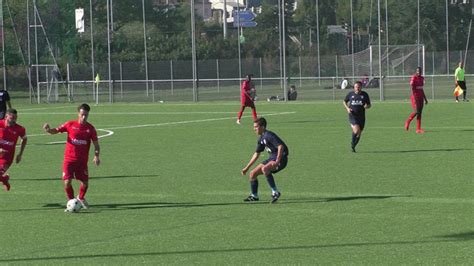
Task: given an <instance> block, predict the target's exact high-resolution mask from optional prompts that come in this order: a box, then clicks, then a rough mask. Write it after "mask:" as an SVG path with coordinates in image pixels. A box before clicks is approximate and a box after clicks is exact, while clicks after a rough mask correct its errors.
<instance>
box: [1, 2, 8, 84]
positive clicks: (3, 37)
mask: <svg viewBox="0 0 474 266" xmlns="http://www.w3.org/2000/svg"><path fill="white" fill-rule="evenodd" d="M0 19H1V21H0V23H1V26H2V28H1V29H0V30H1V32H2V33H1V34H2V59H3V89H4V90H7V68H6V67H5V31H4V25H3V0H0Z"/></svg>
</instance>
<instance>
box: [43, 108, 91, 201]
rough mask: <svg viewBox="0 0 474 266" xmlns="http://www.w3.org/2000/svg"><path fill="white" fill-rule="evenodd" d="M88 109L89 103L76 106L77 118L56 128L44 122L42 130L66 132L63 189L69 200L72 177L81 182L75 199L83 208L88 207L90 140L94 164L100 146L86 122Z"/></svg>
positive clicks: (52, 133)
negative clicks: (92, 147)
mask: <svg viewBox="0 0 474 266" xmlns="http://www.w3.org/2000/svg"><path fill="white" fill-rule="evenodd" d="M90 109H91V108H90V106H89V105H87V104H85V103H84V104H81V105H80V106H79V107H77V120H72V121H68V122H66V123H64V124H63V125H61V126H59V127H57V128H51V127H50V126H49V124H44V126H43V129H44V131H46V132H47V133H48V134H51V135H54V134H58V133H64V132H67V140H66V150H65V151H64V162H63V180H64V190H65V191H66V195H67V198H68V200H71V199H73V198H74V189H73V187H72V184H71V183H72V179H73V178H74V179H76V180H78V181H79V182H81V186H80V187H79V195H78V196H77V199H78V200H79V202H80V203H81V205H82V208H84V209H87V208H88V207H89V205H88V204H87V201H86V199H85V195H86V192H87V189H88V187H89V174H88V170H87V162H88V160H89V148H90V145H91V142H92V143H93V144H94V159H93V162H94V164H95V165H99V164H100V159H99V154H100V147H99V140H98V138H97V132H96V130H95V128H94V126H93V125H91V124H90V123H88V122H87V118H88V117H89V111H90Z"/></svg>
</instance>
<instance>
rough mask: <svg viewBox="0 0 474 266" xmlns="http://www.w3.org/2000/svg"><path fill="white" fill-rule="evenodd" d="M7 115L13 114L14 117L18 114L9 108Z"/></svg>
mask: <svg viewBox="0 0 474 266" xmlns="http://www.w3.org/2000/svg"><path fill="white" fill-rule="evenodd" d="M7 114H14V115H16V114H18V112H17V111H16V109H14V108H10V109H8V110H7Z"/></svg>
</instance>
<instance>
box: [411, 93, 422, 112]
mask: <svg viewBox="0 0 474 266" xmlns="http://www.w3.org/2000/svg"><path fill="white" fill-rule="evenodd" d="M410 99H411V107H413V110H415V111H416V110H418V109H423V105H424V103H425V99H423V98H421V97H415V96H413V95H412V96H411V97H410Z"/></svg>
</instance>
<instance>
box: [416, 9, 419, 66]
mask: <svg viewBox="0 0 474 266" xmlns="http://www.w3.org/2000/svg"><path fill="white" fill-rule="evenodd" d="M417 10H418V12H417V27H418V37H417V38H416V39H417V40H416V44H417V47H416V50H417V52H418V66H419V65H420V0H417Z"/></svg>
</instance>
